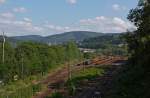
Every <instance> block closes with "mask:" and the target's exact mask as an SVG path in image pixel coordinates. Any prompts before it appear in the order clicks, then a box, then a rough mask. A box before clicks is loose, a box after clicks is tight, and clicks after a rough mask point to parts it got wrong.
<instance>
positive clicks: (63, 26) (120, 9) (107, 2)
mask: <svg viewBox="0 0 150 98" xmlns="http://www.w3.org/2000/svg"><path fill="white" fill-rule="evenodd" d="M137 3H138V0H0V32H3V31H4V32H5V35H7V36H21V35H42V36H47V35H53V34H60V33H63V32H69V31H94V32H102V33H120V32H126V31H127V30H130V29H133V28H135V27H134V25H133V24H132V23H130V22H129V21H128V20H127V15H128V13H129V11H130V9H132V8H135V7H136V5H137ZM0 34H1V33H0Z"/></svg>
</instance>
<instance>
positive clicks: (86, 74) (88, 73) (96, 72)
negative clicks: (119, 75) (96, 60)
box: [67, 68, 104, 95]
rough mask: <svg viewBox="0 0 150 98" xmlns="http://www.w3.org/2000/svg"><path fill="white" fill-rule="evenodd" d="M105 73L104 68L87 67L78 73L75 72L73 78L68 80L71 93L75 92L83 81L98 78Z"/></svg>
mask: <svg viewBox="0 0 150 98" xmlns="http://www.w3.org/2000/svg"><path fill="white" fill-rule="evenodd" d="M103 73H104V70H103V69H101V68H86V69H85V70H81V71H80V72H78V73H77V72H75V73H73V78H72V79H71V80H68V81H67V87H68V91H69V93H70V95H74V94H75V92H76V88H77V87H79V86H80V84H81V82H82V81H84V80H90V79H93V78H96V77H97V76H101V75H103Z"/></svg>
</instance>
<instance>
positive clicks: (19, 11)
mask: <svg viewBox="0 0 150 98" xmlns="http://www.w3.org/2000/svg"><path fill="white" fill-rule="evenodd" d="M13 11H14V12H16V13H25V12H27V9H26V8H24V7H17V8H14V9H13Z"/></svg>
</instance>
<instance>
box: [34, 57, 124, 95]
mask: <svg viewBox="0 0 150 98" xmlns="http://www.w3.org/2000/svg"><path fill="white" fill-rule="evenodd" d="M120 60H123V61H124V60H126V58H124V57H118V56H117V57H98V58H95V59H92V60H90V61H89V63H88V64H86V65H84V66H85V68H86V67H89V66H101V65H113V64H114V63H115V62H118V61H120ZM85 62H86V61H84V62H81V63H79V64H76V66H73V67H72V69H73V71H79V70H81V69H83V64H85ZM67 79H68V67H67V66H65V67H64V68H63V69H61V70H58V71H57V72H55V73H54V74H52V75H49V76H48V77H47V78H45V79H44V80H42V81H40V83H41V84H44V85H45V86H46V88H47V89H46V90H43V91H41V92H37V93H36V94H35V96H33V97H32V98H45V97H46V96H47V95H49V94H51V93H53V92H55V89H54V88H55V87H50V86H49V85H51V84H56V83H60V84H63V83H65V82H66V81H67ZM88 86H89V85H88ZM89 87H90V86H89ZM93 87H94V86H93V85H92V87H91V89H85V90H84V91H83V93H81V94H80V95H79V96H78V97H74V98H93V97H86V96H92V95H95V96H96V95H98V92H99V91H97V88H95V87H94V88H93ZM87 88H88V87H87ZM87 92H89V93H87ZM95 93H97V94H95ZM94 98H96V97H94ZM98 98H99V97H98Z"/></svg>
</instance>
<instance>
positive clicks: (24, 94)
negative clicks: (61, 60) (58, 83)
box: [0, 62, 73, 98]
mask: <svg viewBox="0 0 150 98" xmlns="http://www.w3.org/2000/svg"><path fill="white" fill-rule="evenodd" d="M72 63H73V62H72ZM65 65H66V64H61V65H57V66H54V67H53V68H51V69H49V71H48V72H47V73H45V74H44V75H42V74H38V75H32V76H29V77H26V78H24V79H23V80H17V81H14V82H9V83H8V84H7V85H0V98H7V96H8V97H9V98H31V97H32V96H33V95H34V94H35V93H36V92H39V91H41V90H43V89H46V88H45V87H47V86H45V85H43V84H38V81H41V80H43V79H45V78H46V77H47V76H48V75H50V74H53V73H55V72H57V71H58V70H60V69H62V68H64V66H65ZM33 81H34V82H35V83H33Z"/></svg>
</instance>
